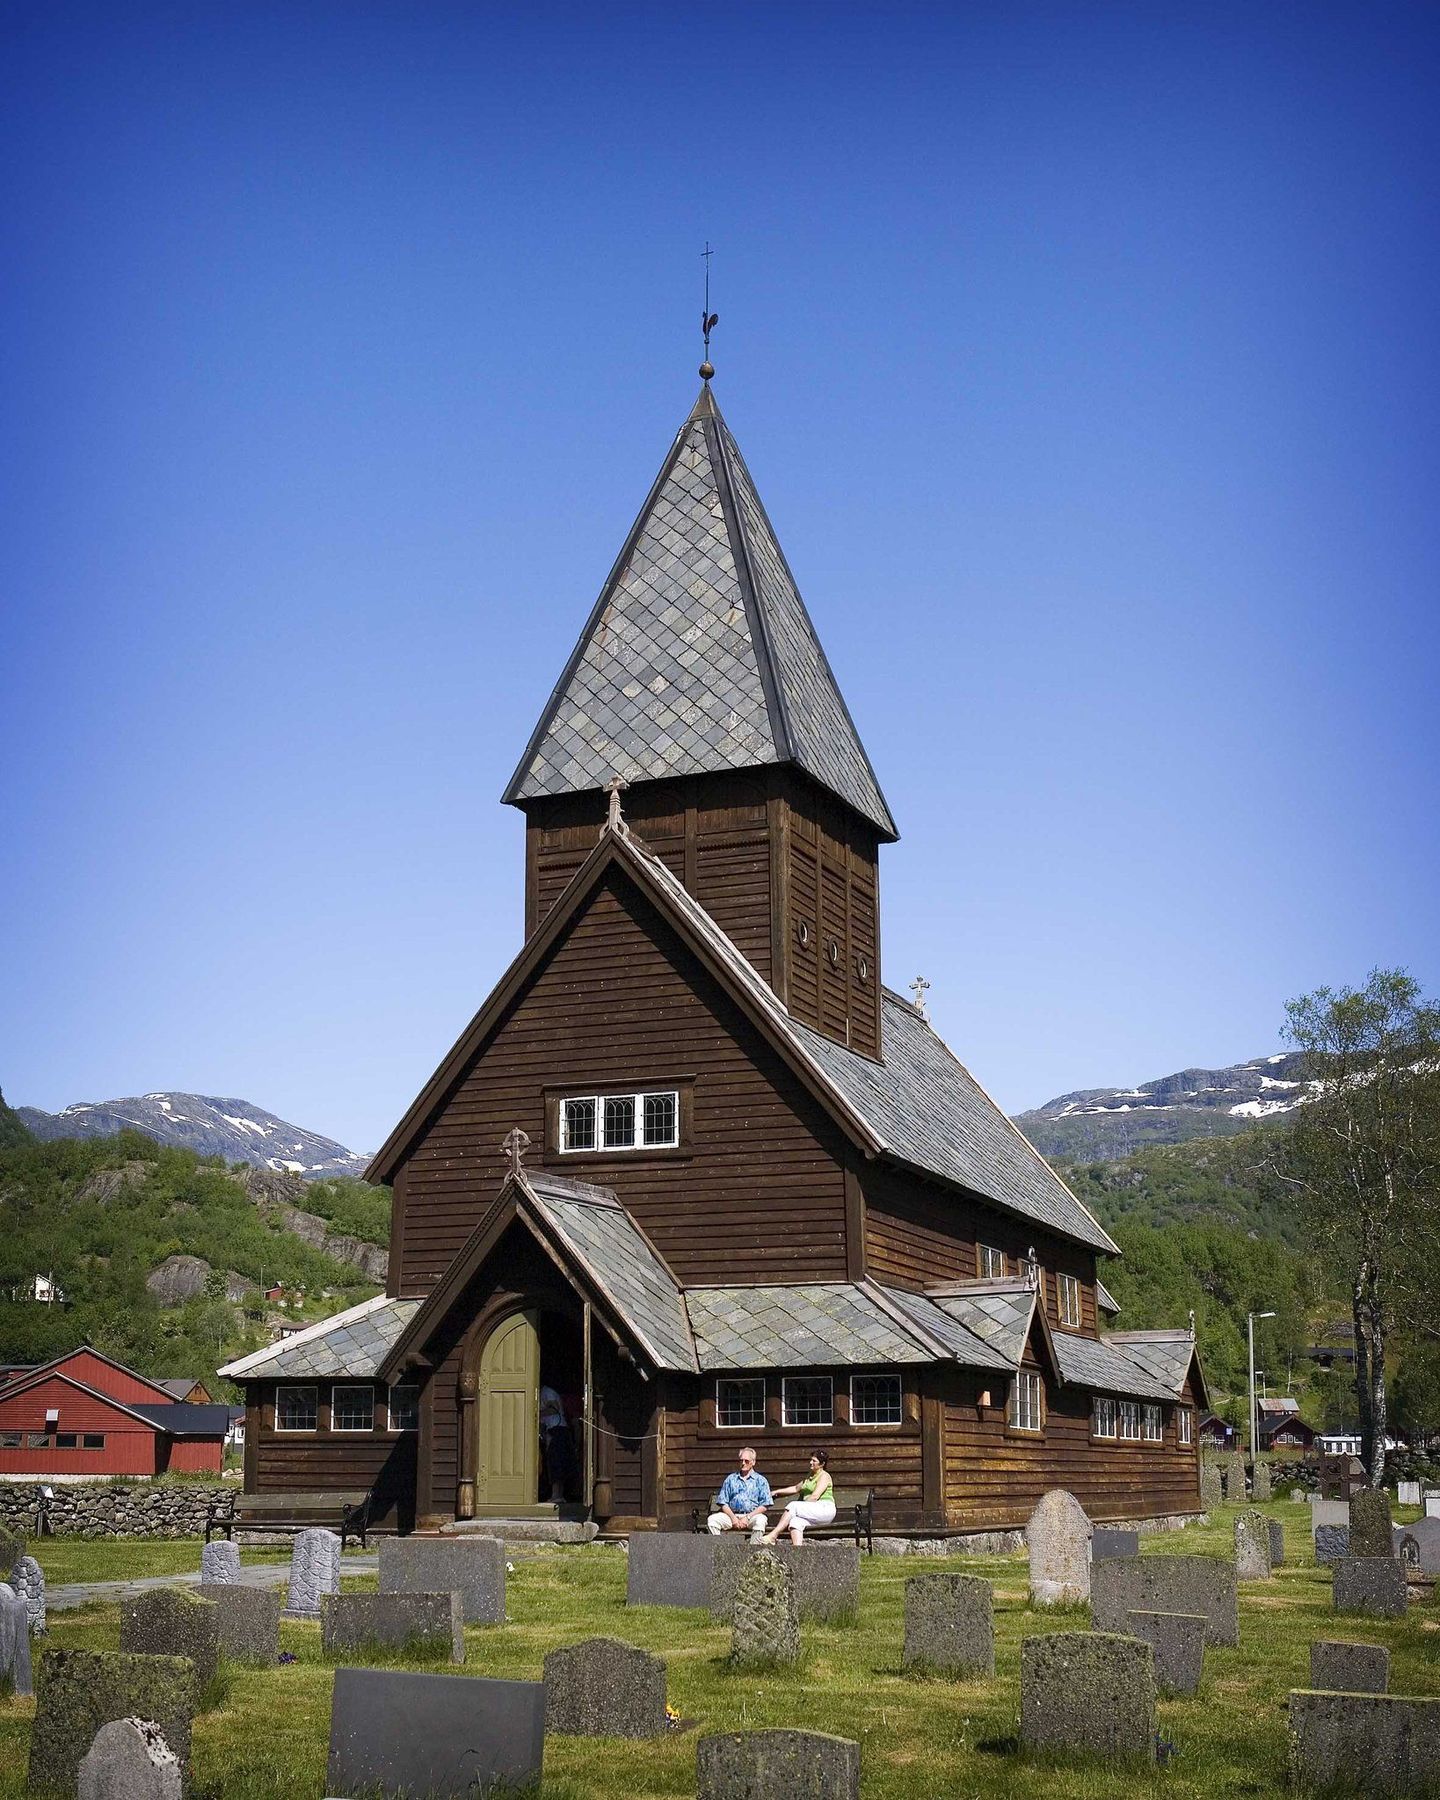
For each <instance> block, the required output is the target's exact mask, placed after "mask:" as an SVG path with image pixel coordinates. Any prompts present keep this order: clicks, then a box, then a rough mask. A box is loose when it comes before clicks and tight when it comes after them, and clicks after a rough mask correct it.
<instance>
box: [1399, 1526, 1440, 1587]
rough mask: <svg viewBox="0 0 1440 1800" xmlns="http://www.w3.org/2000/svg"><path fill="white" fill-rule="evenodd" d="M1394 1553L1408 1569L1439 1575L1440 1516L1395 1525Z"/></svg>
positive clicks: (1424, 1573) (1423, 1573)
mask: <svg viewBox="0 0 1440 1800" xmlns="http://www.w3.org/2000/svg"><path fill="white" fill-rule="evenodd" d="M1395 1554H1396V1555H1397V1556H1398V1557H1399V1558H1400V1560H1401V1561H1402V1562H1403V1563H1404V1564H1405V1566H1406V1567H1407V1568H1408V1569H1412V1570H1416V1569H1418V1570H1419V1572H1420V1573H1421V1574H1422V1575H1440V1518H1436V1519H1416V1521H1415V1522H1414V1524H1413V1525H1397V1526H1396V1527H1395Z"/></svg>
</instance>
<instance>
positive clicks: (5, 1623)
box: [0, 1581, 35, 1698]
mask: <svg viewBox="0 0 1440 1800" xmlns="http://www.w3.org/2000/svg"><path fill="white" fill-rule="evenodd" d="M34 1692H35V1684H34V1682H33V1680H32V1679H31V1673H30V1615H29V1613H28V1612H27V1611H26V1609H25V1602H24V1601H23V1600H22V1599H21V1598H20V1596H19V1595H18V1594H17V1593H16V1592H15V1590H14V1588H12V1587H10V1586H8V1585H7V1584H6V1583H5V1582H3V1581H0V1694H19V1695H20V1696H21V1697H22V1698H23V1697H24V1696H25V1695H27V1694H33V1693H34Z"/></svg>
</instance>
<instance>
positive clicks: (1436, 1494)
mask: <svg viewBox="0 0 1440 1800" xmlns="http://www.w3.org/2000/svg"><path fill="white" fill-rule="evenodd" d="M1423 1505H1424V1507H1425V1517H1426V1518H1427V1519H1440V1489H1436V1488H1427V1489H1426V1491H1425V1499H1424V1502H1423Z"/></svg>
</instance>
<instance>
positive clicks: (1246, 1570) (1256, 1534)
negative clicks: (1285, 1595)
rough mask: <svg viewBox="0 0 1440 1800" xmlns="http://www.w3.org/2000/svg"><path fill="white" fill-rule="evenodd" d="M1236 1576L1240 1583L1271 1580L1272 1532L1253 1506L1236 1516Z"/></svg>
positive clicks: (1261, 1514) (1262, 1514)
mask: <svg viewBox="0 0 1440 1800" xmlns="http://www.w3.org/2000/svg"><path fill="white" fill-rule="evenodd" d="M1235 1575H1236V1579H1237V1580H1239V1581H1268V1580H1269V1579H1270V1530H1269V1527H1268V1525H1267V1524H1266V1521H1265V1515H1264V1513H1262V1512H1256V1511H1255V1509H1254V1507H1253V1506H1252V1507H1247V1508H1246V1509H1245V1511H1244V1512H1242V1513H1239V1514H1237V1515H1236V1519H1235Z"/></svg>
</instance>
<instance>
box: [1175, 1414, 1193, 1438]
mask: <svg viewBox="0 0 1440 1800" xmlns="http://www.w3.org/2000/svg"><path fill="white" fill-rule="evenodd" d="M1175 1424H1176V1428H1177V1430H1178V1431H1179V1434H1180V1442H1181V1443H1182V1444H1188V1443H1189V1442H1190V1408H1189V1407H1188V1406H1179V1407H1177V1408H1176V1409H1175Z"/></svg>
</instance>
